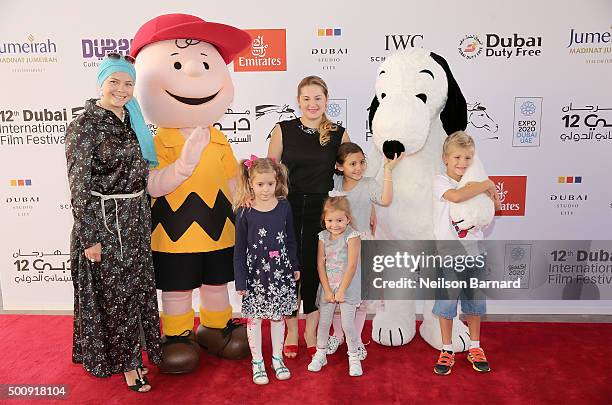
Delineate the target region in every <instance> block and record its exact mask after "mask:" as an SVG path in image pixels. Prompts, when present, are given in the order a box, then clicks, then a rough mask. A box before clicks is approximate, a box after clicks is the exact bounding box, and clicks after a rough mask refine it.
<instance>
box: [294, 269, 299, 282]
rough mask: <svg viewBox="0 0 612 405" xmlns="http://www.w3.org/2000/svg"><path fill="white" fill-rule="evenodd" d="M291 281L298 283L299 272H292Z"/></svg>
mask: <svg viewBox="0 0 612 405" xmlns="http://www.w3.org/2000/svg"><path fill="white" fill-rule="evenodd" d="M293 279H294V280H295V281H298V280H299V279H300V272H299V271H294V272H293Z"/></svg>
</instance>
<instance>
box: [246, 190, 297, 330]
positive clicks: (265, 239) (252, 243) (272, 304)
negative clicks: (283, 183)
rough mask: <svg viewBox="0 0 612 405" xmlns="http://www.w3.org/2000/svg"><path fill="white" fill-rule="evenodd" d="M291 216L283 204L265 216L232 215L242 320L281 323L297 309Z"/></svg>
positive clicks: (253, 213)
mask: <svg viewBox="0 0 612 405" xmlns="http://www.w3.org/2000/svg"><path fill="white" fill-rule="evenodd" d="M293 232H294V230H293V216H292V215H291V206H290V205H289V202H287V200H279V201H278V204H277V205H276V207H274V209H272V210H271V211H267V212H262V211H257V210H256V209H254V208H239V209H238V212H237V213H236V246H235V247H234V276H235V280H236V290H245V291H246V292H247V294H246V295H245V296H244V297H243V298H242V314H243V316H244V317H245V318H259V319H272V320H275V321H278V320H281V319H283V316H286V315H291V314H292V313H293V311H295V310H296V309H297V291H296V283H295V279H294V274H293V272H294V271H299V269H298V262H297V246H296V241H295V234H294V233H293Z"/></svg>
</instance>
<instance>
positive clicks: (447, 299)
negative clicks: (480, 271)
mask: <svg viewBox="0 0 612 405" xmlns="http://www.w3.org/2000/svg"><path fill="white" fill-rule="evenodd" d="M468 274H469V272H467V271H465V272H461V273H457V272H456V271H455V270H453V269H450V268H443V269H438V276H440V277H444V278H445V279H454V280H461V279H465V277H467V275H468ZM459 301H461V312H462V313H464V314H467V315H484V314H485V313H486V312H487V301H486V299H485V296H484V294H482V293H481V292H479V291H475V290H473V289H471V288H463V289H461V290H458V289H455V290H450V291H449V290H445V289H439V290H437V291H436V302H435V303H434V306H433V309H432V312H433V313H434V314H435V315H437V316H440V317H442V318H446V319H453V318H454V317H456V316H457V303H458V302H459Z"/></svg>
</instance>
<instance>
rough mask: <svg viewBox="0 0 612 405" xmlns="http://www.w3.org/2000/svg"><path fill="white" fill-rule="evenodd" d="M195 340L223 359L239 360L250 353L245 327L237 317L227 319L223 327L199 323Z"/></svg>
mask: <svg viewBox="0 0 612 405" xmlns="http://www.w3.org/2000/svg"><path fill="white" fill-rule="evenodd" d="M196 340H197V341H198V343H199V344H200V346H202V347H203V348H205V349H206V350H207V351H208V352H209V353H210V354H214V355H215V356H219V357H222V358H224V359H230V360H240V359H244V358H246V357H248V356H250V355H251V350H250V349H249V341H248V340H247V334H246V328H245V327H244V325H243V324H242V323H241V322H240V321H238V320H237V319H230V320H229V321H227V325H226V326H225V328H223V329H217V328H209V327H206V326H204V325H202V324H200V326H198V330H197V331H196Z"/></svg>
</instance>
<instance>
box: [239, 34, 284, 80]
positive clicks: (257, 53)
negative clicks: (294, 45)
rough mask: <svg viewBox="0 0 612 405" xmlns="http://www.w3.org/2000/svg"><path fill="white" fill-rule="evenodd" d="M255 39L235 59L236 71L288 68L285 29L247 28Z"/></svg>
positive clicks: (281, 69) (280, 69)
mask: <svg viewBox="0 0 612 405" xmlns="http://www.w3.org/2000/svg"><path fill="white" fill-rule="evenodd" d="M246 32H248V33H249V34H250V35H251V38H252V39H253V41H252V42H251V47H250V48H247V49H245V50H244V51H242V52H241V53H239V54H238V55H237V56H236V59H234V71H235V72H263V71H285V70H287V43H286V32H285V29H256V30H246Z"/></svg>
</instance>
